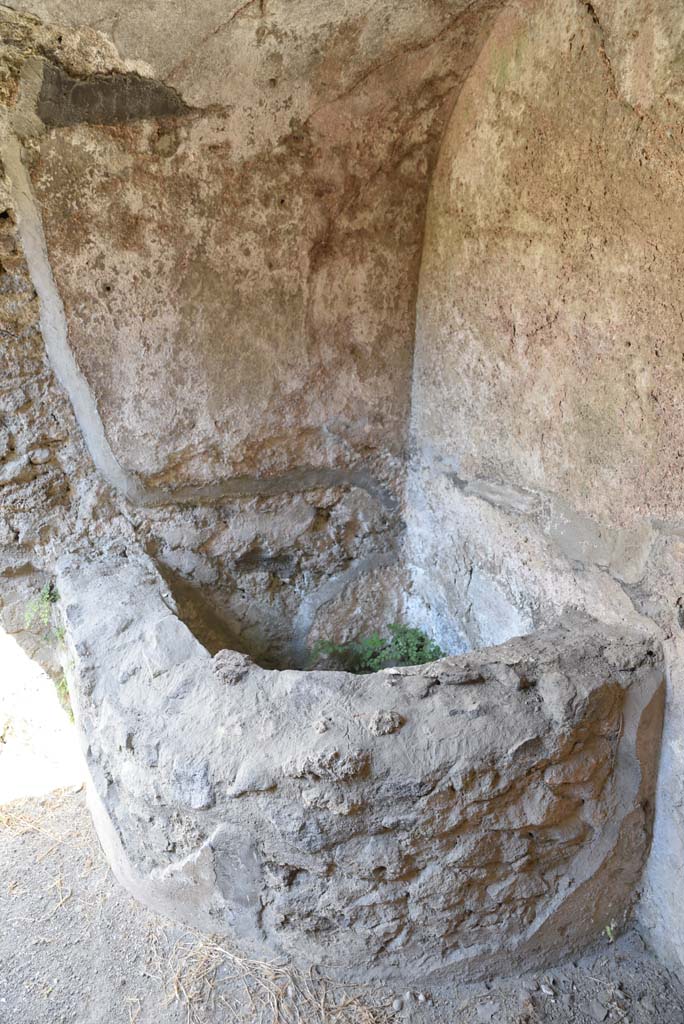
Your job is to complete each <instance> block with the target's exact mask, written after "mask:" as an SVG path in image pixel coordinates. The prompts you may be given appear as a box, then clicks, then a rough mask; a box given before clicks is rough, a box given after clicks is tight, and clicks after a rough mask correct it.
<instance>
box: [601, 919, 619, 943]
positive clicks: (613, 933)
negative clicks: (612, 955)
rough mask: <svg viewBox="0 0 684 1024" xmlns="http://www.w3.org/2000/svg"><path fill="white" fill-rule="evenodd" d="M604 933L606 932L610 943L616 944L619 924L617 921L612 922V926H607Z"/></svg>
mask: <svg viewBox="0 0 684 1024" xmlns="http://www.w3.org/2000/svg"><path fill="white" fill-rule="evenodd" d="M603 931H604V932H605V934H606V936H607V938H608V941H609V942H611V943H612V942H615V939H616V938H617V923H616V922H615V921H611V922H610V924H607V925H606V927H605V928H604V929H603Z"/></svg>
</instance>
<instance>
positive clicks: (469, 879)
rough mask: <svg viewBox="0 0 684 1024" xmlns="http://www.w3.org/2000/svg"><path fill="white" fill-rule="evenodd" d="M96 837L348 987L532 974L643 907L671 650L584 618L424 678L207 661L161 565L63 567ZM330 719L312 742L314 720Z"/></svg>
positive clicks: (145, 872) (211, 919)
mask: <svg viewBox="0 0 684 1024" xmlns="http://www.w3.org/2000/svg"><path fill="white" fill-rule="evenodd" d="M58 586H59V589H60V593H61V594H62V604H63V613H64V617H65V621H66V623H67V625H68V632H69V648H70V649H69V658H70V659H71V660H72V661H73V665H74V669H73V679H72V693H73V696H74V700H75V704H76V714H77V720H78V723H79V728H80V731H81V734H82V736H83V738H84V747H85V754H86V759H87V762H88V767H89V771H90V775H91V779H92V794H91V796H92V804H93V811H94V816H95V820H96V823H97V827H98V830H99V832H100V837H101V840H102V842H103V845H104V847H105V849H106V851H107V854H108V856H109V858H110V859H111V861H112V863H113V864H114V867H115V870H116V872H117V874H118V875H119V877H120V879H121V880H122V881H123V882H124V884H126V885H127V886H128V887H129V888H130V889H131V891H133V892H134V893H135V894H137V895H138V896H139V897H140V898H142V899H143V900H144V901H146V902H148V903H150V904H151V905H152V906H154V907H156V908H158V909H162V910H165V911H166V912H169V913H173V914H175V915H179V916H181V917H183V918H184V919H186V920H188V921H190V922H191V923H194V924H197V925H200V926H201V927H204V928H207V929H211V930H214V931H225V932H227V933H229V934H231V935H233V936H236V937H239V938H240V939H241V940H242V941H245V942H247V943H249V944H251V945H252V946H254V947H256V948H259V949H266V950H270V951H271V952H275V953H277V952H286V953H288V954H290V955H294V956H295V957H297V958H300V959H301V958H304V959H306V960H310V961H312V962H315V963H318V964H323V965H325V966H326V968H329V969H331V970H336V971H339V972H341V973H343V974H347V975H348V976H355V977H357V978H359V977H361V976H363V975H366V974H368V975H371V976H375V977H397V978H399V977H402V978H412V979H413V978H415V979H419V978H425V977H426V976H429V975H431V974H433V973H439V972H440V971H444V970H448V969H449V968H453V967H454V966H455V965H459V968H460V970H461V972H462V973H461V976H462V977H465V976H467V975H469V974H473V975H477V974H481V973H485V972H488V971H491V970H492V969H493V968H495V967H496V966H497V965H498V966H500V965H501V964H502V962H503V961H504V959H505V960H506V961H508V962H509V963H511V962H515V963H520V964H529V963H538V962H540V961H543V960H544V958H546V957H548V956H550V955H552V953H553V952H554V951H557V950H558V949H559V948H563V949H570V948H576V947H577V946H579V945H582V944H583V943H586V942H587V941H589V940H590V939H591V938H593V937H595V936H597V935H598V934H600V932H601V930H602V929H603V928H604V927H605V925H606V924H608V923H610V922H611V921H613V920H616V921H619V920H623V919H624V917H625V915H626V914H627V913H628V911H629V908H630V905H631V900H632V896H633V892H634V886H635V884H636V883H637V881H638V879H639V877H640V873H641V870H642V867H643V863H644V860H645V857H646V854H647V851H648V845H649V838H650V831H651V816H652V807H653V792H654V783H655V771H656V764H657V752H658V747H659V736H660V728H661V717H662V705H663V696H664V682H663V668H662V659H661V656H660V654H659V653H658V652H659V647H658V646H657V645H656V646H655V647H654V646H651V645H650V644H651V642H650V641H649V640H648V639H643V638H641V637H639V636H637V635H633V636H631V637H628V638H623V637H621V636H620V635H619V634H618V633H617V632H616V631H615V630H612V631H611V630H610V629H609V628H608V627H603V626H599V625H598V624H596V623H592V622H589V621H588V620H578V621H576V622H574V623H571V624H568V625H565V626H561V627H558V628H557V629H555V630H550V631H547V632H541V633H539V634H535V635H533V636H531V637H527V638H524V639H521V640H516V641H511V642H510V643H509V644H507V645H505V646H503V647H500V648H495V649H492V650H489V651H483V652H476V653H472V654H469V655H465V656H462V657H459V658H449V659H445V660H443V661H440V662H436V663H434V664H432V665H429V666H424V667H423V668H422V669H420V670H418V669H400V670H397V671H394V672H392V673H378V674H375V675H372V676H361V677H359V676H351V675H348V674H345V673H333V672H268V671H265V670H263V669H260V668H258V667H257V666H255V665H253V664H250V663H249V661H248V660H247V659H244V658H239V656H236V655H235V654H233V653H230V652H222V653H221V654H219V655H217V656H216V657H215V658H212V657H211V656H210V654H209V652H208V651H207V650H206V649H205V648H204V647H202V645H201V644H200V643H198V641H197V640H196V639H195V638H194V637H193V636H192V634H191V633H190V631H189V630H188V629H187V627H186V626H185V625H184V624H183V623H182V622H181V621H180V619H179V618H178V617H177V615H176V614H175V609H174V605H173V601H172V598H171V596H170V594H169V592H168V590H167V589H166V588H165V585H164V582H163V580H162V579H161V577H160V576H159V575H158V574H157V573H156V571H155V569H154V566H153V564H152V562H151V561H150V560H148V559H143V558H134V557H132V556H131V557H128V558H122V559H120V560H118V561H115V560H113V559H111V558H110V559H108V560H106V561H99V560H96V561H93V562H92V563H89V564H84V563H79V562H77V561H75V560H72V561H71V562H68V561H67V562H65V564H63V566H62V569H61V572H60V574H59V579H58ZM322 721H324V722H325V729H324V730H323V731H321V729H320V723H321V722H322Z"/></svg>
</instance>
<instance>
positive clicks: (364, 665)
mask: <svg viewBox="0 0 684 1024" xmlns="http://www.w3.org/2000/svg"><path fill="white" fill-rule="evenodd" d="M387 630H388V634H389V635H387V636H381V635H380V633H377V632H375V633H370V634H369V635H368V636H365V637H360V638H358V639H357V640H352V641H350V642H349V643H346V644H336V643H334V642H333V641H331V640H319V641H318V643H317V644H315V645H314V647H313V648H312V650H311V659H310V665H311V667H313V666H315V665H317V664H318V663H319V662H320V660H321V658H322V657H325V658H327V659H329V660H330V661H331V662H332V663H333V664H334V665H335V667H339V668H341V669H343V670H344V671H346V672H356V673H363V672H379V671H380V670H381V669H383V668H389V667H390V666H393V665H425V664H427V663H428V662H430V661H437V659H438V658H443V657H444V651H442V649H441V648H440V647H439V646H438V644H436V643H435V641H434V640H431V639H430V637H428V636H427V635H426V634H425V633H423V631H422V630H421V629H416V628H415V627H413V626H404V625H402V624H400V623H396V622H395V623H393V624H392V625H391V626H388V627H387Z"/></svg>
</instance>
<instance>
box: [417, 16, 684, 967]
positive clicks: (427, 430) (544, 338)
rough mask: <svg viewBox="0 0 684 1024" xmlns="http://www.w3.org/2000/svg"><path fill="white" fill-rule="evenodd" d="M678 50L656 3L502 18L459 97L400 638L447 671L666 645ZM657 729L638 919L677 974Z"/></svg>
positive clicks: (676, 616)
mask: <svg viewBox="0 0 684 1024" xmlns="http://www.w3.org/2000/svg"><path fill="white" fill-rule="evenodd" d="M617 7H619V11H618V10H617ZM681 45H682V16H681V11H680V10H679V9H678V8H677V7H676V6H675V5H673V4H668V3H666V2H662V3H657V4H652V5H649V8H648V12H646V11H644V9H643V5H641V4H631V3H626V4H620V5H611V4H607V3H605V4H600V3H596V4H594V5H593V6H592V5H591V4H584V3H575V2H570V0H567V2H561V3H513V4H511V5H509V6H508V8H507V9H506V11H505V12H504V13H502V14H501V16H500V17H499V19H498V21H497V24H496V26H495V28H494V30H493V32H492V34H491V36H490V37H489V39H488V42H487V45H486V47H485V49H484V50H483V52H482V53H481V55H480V59H479V60H478V62H477V64H476V66H475V68H474V70H473V71H472V73H471V75H470V78H469V80H468V82H467V83H466V85H465V87H464V89H463V90H462V92H461V94H460V96H459V99H458V103H457V105H456V108H455V110H454V113H453V115H452V117H451V120H450V123H449V126H448V129H447V131H446V134H445V139H444V143H443V146H442V150H441V155H440V160H439V164H438V166H437V169H436V172H435V176H434V179H433V184H432V193H431V199H430V203H429V208H428V219H427V227H426V238H425V248H424V255H423V265H422V272H421V281H420V290H419V296H418V315H417V332H416V354H415V377H414V392H413V409H412V416H413V423H412V430H413V445H414V449H413V450H414V456H413V463H412V468H411V473H410V480H409V498H408V521H409V525H408V552H409V561H410V562H411V564H412V577H413V584H414V592H413V596H412V599H411V600H412V604H413V616H414V617H416V618H419V619H420V620H421V621H423V622H424V623H426V624H427V625H428V626H429V627H430V628H431V629H432V630H433V631H434V632H436V633H437V634H438V636H439V638H440V640H441V641H442V642H443V644H444V645H445V646H448V647H449V648H450V649H467V648H468V647H470V646H481V645H486V644H490V643H496V642H500V641H502V640H504V639H505V638H506V637H508V636H511V635H515V634H518V633H524V632H527V631H529V630H530V629H531V628H533V627H536V626H538V625H540V624H542V623H545V622H547V621H551V620H553V619H554V617H555V616H556V615H557V614H559V613H560V612H561V611H563V610H565V609H568V608H577V607H579V608H584V609H586V610H588V611H590V612H591V613H592V614H594V615H597V616H598V617H600V618H603V619H606V620H610V621H614V622H620V623H627V622H631V621H635V620H638V619H643V618H644V617H649V618H651V617H652V618H653V619H655V620H656V622H657V623H658V624H659V625H660V627H661V628H662V630H663V632H664V634H665V635H674V636H677V635H679V634H680V631H681V624H680V604H681V601H682V594H683V593H684V578H683V571H684V562H683V560H682V554H683V553H684V551H683V548H682V536H683V526H684V521H683V519H682V497H683V483H684V477H683V474H682V460H683V459H684V417H683V416H682V397H681V396H682V393H683V388H684V337H683V324H684V291H683V289H682V261H683V253H682V247H681V238H682V230H683V228H684V208H683V207H682V204H681V181H682V171H683V170H684V159H683V155H682V139H683V137H684V136H683V128H684V121H683V120H682V106H681V103H682V76H681V57H680V54H681ZM676 649H678V646H677V648H676ZM680 678H681V676H680V675H678V673H677V671H673V673H672V674H671V681H670V682H671V691H670V702H671V705H670V706H671V711H672V712H673V713H675V712H676V709H677V708H678V706H679V703H680V698H679V687H680V686H681V682H680ZM677 721H678V719H677V718H673V719H672V724H671V726H670V731H669V732H668V734H667V737H666V755H665V761H664V767H663V774H662V777H661V790H660V795H659V805H658V816H659V817H658V822H659V824H658V827H657V829H656V844H655V849H654V859H653V862H652V865H653V870H652V872H651V874H650V876H649V886H651V887H652V888H651V889H650V895H649V896H648V899H647V906H648V915H649V923H650V925H651V926H652V927H656V928H657V930H658V932H659V935H660V938H661V940H662V939H663V937H664V936H666V935H669V936H670V940H669V947H668V948H669V953H670V954H671V956H672V958H674V959H677V958H679V959H681V957H682V951H683V949H684V947H682V945H681V941H680V938H678V937H681V923H680V922H679V920H678V911H677V909H676V908H675V907H674V906H673V905H672V903H671V901H670V900H669V897H668V895H667V894H668V893H670V892H672V891H674V890H675V889H676V888H677V886H678V884H679V882H678V879H680V878H681V868H682V832H681V829H680V828H679V827H678V826H677V824H676V822H677V821H678V820H679V819H678V818H677V815H678V814H680V810H681V806H682V796H681V782H680V781H679V780H680V779H681V777H682V752H681V744H680V741H679V739H678V738H677V725H676V722H677ZM677 808H680V810H677ZM655 889H657V890H658V892H659V893H660V896H658V895H654V890H655ZM660 945H661V948H662V945H663V943H662V942H661V943H660Z"/></svg>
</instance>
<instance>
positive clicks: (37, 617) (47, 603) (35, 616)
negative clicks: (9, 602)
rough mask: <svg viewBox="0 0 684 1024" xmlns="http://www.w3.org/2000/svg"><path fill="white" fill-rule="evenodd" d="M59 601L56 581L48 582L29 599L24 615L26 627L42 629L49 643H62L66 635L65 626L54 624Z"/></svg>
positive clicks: (44, 638) (44, 637)
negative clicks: (54, 614)
mask: <svg viewBox="0 0 684 1024" xmlns="http://www.w3.org/2000/svg"><path fill="white" fill-rule="evenodd" d="M58 601H59V591H58V590H57V587H56V586H55V584H54V583H52V582H50V583H46V584H45V586H44V587H43V589H42V590H41V591H40V593H39V594H37V595H36V596H35V597H33V598H31V600H30V601H29V603H28V605H27V608H26V613H25V615H24V625H25V626H26V629H35V628H36V627H38V628H39V629H42V633H43V640H46V641H48V642H49V643H62V642H63V641H64V637H65V632H66V631H65V629H64V626H62V625H58V626H53V613H54V610H55V605H56V604H57V602H58Z"/></svg>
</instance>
